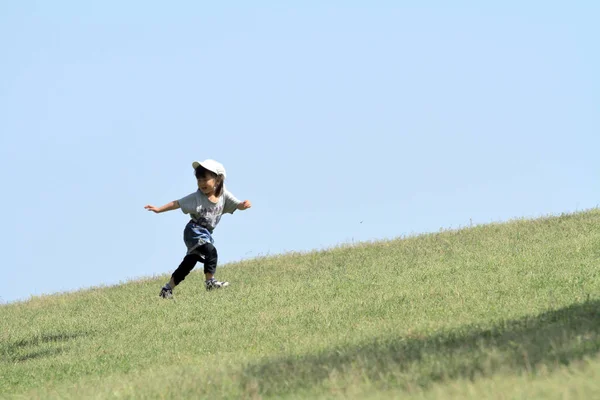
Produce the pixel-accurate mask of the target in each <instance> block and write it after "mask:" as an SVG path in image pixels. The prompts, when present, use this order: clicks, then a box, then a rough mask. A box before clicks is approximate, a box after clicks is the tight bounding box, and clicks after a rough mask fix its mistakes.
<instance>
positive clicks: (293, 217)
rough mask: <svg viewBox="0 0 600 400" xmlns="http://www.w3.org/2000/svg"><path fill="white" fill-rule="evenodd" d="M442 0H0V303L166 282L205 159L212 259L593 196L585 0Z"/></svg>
mask: <svg viewBox="0 0 600 400" xmlns="http://www.w3.org/2000/svg"><path fill="white" fill-rule="evenodd" d="M451 3H452V5H449V4H448V2H442V1H440V2H434V1H424V2H398V1H394V2H392V1H389V2H383V1H372V2H357V1H354V2H351V1H326V2H312V1H302V2H285V3H283V2H260V1H257V2H252V6H249V5H248V3H247V2H227V5H224V4H223V5H221V4H218V3H214V4H213V3H210V5H206V4H208V3H206V4H204V3H203V2H192V1H188V2H171V3H165V2H146V1H144V2H142V1H130V2H116V1H105V2H75V1H73V2H66V1H56V2H41V1H40V2H32V1H22V2H3V3H2V4H1V5H0V50H1V52H2V62H0V178H1V180H2V183H3V190H2V196H1V197H0V206H1V209H2V211H3V223H4V229H3V230H2V231H0V232H1V233H0V250H1V252H2V262H1V268H2V272H3V279H2V280H1V281H0V282H1V283H0V288H1V292H0V301H1V302H11V301H15V300H24V299H27V298H29V297H30V296H32V295H41V294H46V293H54V292H60V291H71V290H77V289H79V288H85V287H89V286H98V285H112V284H117V283H119V282H123V281H127V280H131V279H137V278H141V277H150V276H155V275H158V274H170V273H171V272H172V271H173V270H174V269H175V268H176V266H177V265H178V263H179V261H180V260H181V258H182V257H183V255H184V253H185V246H184V244H183V241H182V230H183V227H184V226H185V223H186V222H187V217H186V216H185V215H184V214H182V213H181V212H180V211H172V212H168V213H164V214H159V215H155V214H153V213H149V212H147V211H145V210H144V209H143V206H144V205H145V204H148V203H150V204H154V205H157V206H158V205H162V204H165V203H167V202H169V201H171V200H175V199H178V198H181V197H183V196H184V195H187V194H189V193H190V192H192V191H194V190H195V181H194V178H193V171H192V168H191V162H192V161H194V160H200V159H206V158H214V159H217V160H219V161H221V162H222V163H223V164H224V165H225V167H226V168H227V171H228V180H227V186H228V188H229V190H230V191H231V192H233V193H234V194H235V195H236V196H237V197H239V198H240V199H249V200H251V201H252V202H253V204H254V207H253V208H252V209H251V210H248V211H245V212H237V213H236V214H234V215H233V216H230V215H228V216H225V217H224V218H223V219H222V220H221V223H220V225H219V226H218V227H217V229H216V230H215V239H216V245H217V248H218V250H219V254H220V263H223V264H225V263H227V262H231V261H236V260H240V259H245V258H252V257H256V256H262V255H267V254H279V253H283V252H289V251H308V250H311V249H321V248H328V247H332V246H335V245H338V244H345V243H352V242H356V241H371V240H378V239H387V238H394V237H399V236H403V235H413V234H417V233H421V232H431V231H437V230H439V229H440V228H444V229H446V228H458V227H461V226H467V225H469V224H470V222H471V221H472V223H475V224H483V223H488V222H492V221H505V220H509V219H512V218H520V217H538V216H542V215H548V214H558V213H562V212H573V211H576V210H582V209H588V208H592V207H596V206H597V204H598V203H600V201H599V198H600V191H599V190H598V184H597V182H598V178H597V177H598V174H599V172H600V161H599V160H600V158H599V157H598V156H597V152H598V148H600V114H599V112H598V111H599V109H600V108H599V106H600V78H599V75H598V72H597V71H600V53H599V52H598V38H599V37H600V26H599V25H598V24H597V20H598V17H599V16H600V13H599V11H600V6H599V5H597V3H595V2H591V1H590V2H584V1H581V2H576V3H569V4H567V3H564V2H546V1H544V2H541V1H532V2H516V1H514V2H507V1H497V2H467V1H464V2H460V1H459V2H451ZM365 276H367V277H368V271H365ZM217 277H218V272H217ZM233 278H234V277H233ZM232 281H233V283H235V279H232ZM158 289H159V288H157V292H156V293H149V295H152V296H154V295H157V294H158Z"/></svg>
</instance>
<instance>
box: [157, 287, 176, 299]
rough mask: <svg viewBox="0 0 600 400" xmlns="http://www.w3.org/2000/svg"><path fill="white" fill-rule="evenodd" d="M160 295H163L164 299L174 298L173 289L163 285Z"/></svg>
mask: <svg viewBox="0 0 600 400" xmlns="http://www.w3.org/2000/svg"><path fill="white" fill-rule="evenodd" d="M159 296H160V297H162V298H163V299H172V298H173V289H167V288H166V287H163V288H162V289H160V294H159Z"/></svg>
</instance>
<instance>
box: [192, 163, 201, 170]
mask: <svg viewBox="0 0 600 400" xmlns="http://www.w3.org/2000/svg"><path fill="white" fill-rule="evenodd" d="M199 166H200V163H199V162H198V161H194V162H193V163H192V167H193V168H194V169H196V168H198V167H199Z"/></svg>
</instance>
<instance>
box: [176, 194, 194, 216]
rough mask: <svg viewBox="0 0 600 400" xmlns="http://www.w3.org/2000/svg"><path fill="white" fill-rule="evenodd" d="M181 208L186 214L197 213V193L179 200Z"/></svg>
mask: <svg viewBox="0 0 600 400" xmlns="http://www.w3.org/2000/svg"><path fill="white" fill-rule="evenodd" d="M177 202H178V203H179V207H180V208H181V211H182V212H183V213H184V214H190V213H195V212H196V208H197V207H198V204H197V199H196V193H191V194H188V195H187V196H185V197H183V198H181V199H179V200H177Z"/></svg>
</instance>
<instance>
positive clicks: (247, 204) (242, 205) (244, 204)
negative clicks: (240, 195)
mask: <svg viewBox="0 0 600 400" xmlns="http://www.w3.org/2000/svg"><path fill="white" fill-rule="evenodd" d="M250 207H252V203H250V200H244V201H242V202H241V203H240V204H238V206H237V209H238V210H247V209H249V208H250Z"/></svg>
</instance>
